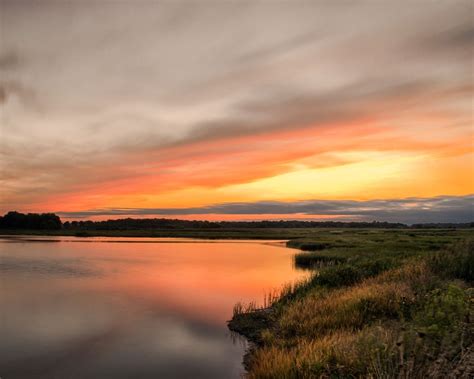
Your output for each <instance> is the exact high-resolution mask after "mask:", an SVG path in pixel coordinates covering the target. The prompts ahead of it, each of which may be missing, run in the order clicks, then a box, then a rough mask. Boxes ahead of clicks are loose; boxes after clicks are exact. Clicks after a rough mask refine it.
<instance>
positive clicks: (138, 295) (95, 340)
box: [0, 237, 306, 379]
mask: <svg viewBox="0 0 474 379" xmlns="http://www.w3.org/2000/svg"><path fill="white" fill-rule="evenodd" d="M283 245H284V244H283V243H282V242H278V241H271V242H269V241H200V240H190V239H147V238H82V239H81V238H74V237H14V238H10V237H0V377H1V378H6V379H14V378H48V379H49V378H81V379H83V378H206V379H209V378H219V379H222V378H238V377H239V376H240V375H241V374H242V373H243V367H242V363H241V362H242V356H243V354H244V350H245V342H244V341H243V340H242V339H237V340H235V339H233V338H232V336H231V335H230V332H229V331H228V329H227V326H226V320H229V319H230V318H231V316H232V308H233V306H234V304H235V303H236V302H237V301H243V302H250V301H257V302H260V303H261V302H262V300H263V297H264V294H265V293H267V292H269V291H271V290H272V289H278V288H280V287H281V285H283V284H284V283H287V282H291V281H295V280H298V279H301V278H303V277H304V276H305V275H306V274H305V273H304V272H302V271H298V270H296V269H295V268H294V265H293V260H292V256H293V254H294V250H290V249H287V248H284V247H283Z"/></svg>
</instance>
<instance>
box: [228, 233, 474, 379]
mask: <svg viewBox="0 0 474 379" xmlns="http://www.w3.org/2000/svg"><path fill="white" fill-rule="evenodd" d="M470 236H472V232H469V231H459V230H458V231H447V230H417V231H415V232H414V231H404V230H373V229H372V230H357V231H352V230H346V231H340V230H339V231H337V233H329V232H326V233H321V235H320V236H319V237H317V238H315V237H313V239H309V238H307V237H306V238H304V239H301V240H293V241H290V242H289V243H288V244H289V245H290V246H292V247H302V248H304V249H310V250H311V247H310V246H316V247H317V248H316V250H315V251H312V252H302V253H298V254H297V255H296V258H295V263H296V264H297V265H301V266H302V267H304V268H312V269H313V270H315V273H314V275H313V276H312V277H311V279H310V280H308V281H306V282H303V283H300V284H299V285H296V286H294V287H288V288H285V289H284V290H283V291H282V293H281V295H280V296H278V297H275V296H272V301H271V304H270V306H267V307H266V308H263V309H258V308H257V307H256V306H255V305H254V304H253V305H251V306H250V307H245V306H243V305H239V306H238V307H236V308H235V309H234V317H233V319H232V320H231V321H230V322H229V328H230V329H231V330H233V331H235V332H238V333H241V334H243V335H245V336H246V337H247V338H248V339H250V340H251V341H252V342H253V347H252V348H251V350H250V352H249V354H248V355H247V356H246V360H245V363H246V366H247V369H248V377H249V378H427V377H429V378H448V377H453V378H470V377H473V375H474V346H473V344H474V323H473V321H474V289H473V288H471V287H472V286H473V285H474V283H473V282H474V241H473V240H472V239H470V238H469V237H470ZM311 244H313V245H311ZM323 245H324V248H321V246H323Z"/></svg>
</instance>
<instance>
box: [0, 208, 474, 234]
mask: <svg viewBox="0 0 474 379" xmlns="http://www.w3.org/2000/svg"><path fill="white" fill-rule="evenodd" d="M456 227H457V228H466V227H471V228H472V227H474V222H471V223H463V224H456V223H438V224H437V223H425V224H415V225H412V226H408V225H406V224H402V223H393V222H380V221H372V222H364V221H360V222H345V221H298V220H279V221H270V220H267V221H197V220H194V221H189V220H178V219H167V218H122V219H115V220H105V221H91V220H86V221H66V222H64V223H63V222H62V221H61V219H60V217H59V216H58V215H56V214H54V213H41V214H38V213H27V214H24V213H20V212H15V211H12V212H8V213H7V214H5V215H4V216H3V217H2V216H0V229H39V230H59V229H66V230H147V229H148V230H150V229H163V230H196V229H253V228H379V229H393V228H397V229H404V228H416V229H418V228H456Z"/></svg>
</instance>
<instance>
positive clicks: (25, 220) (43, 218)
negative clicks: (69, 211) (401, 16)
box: [0, 212, 62, 230]
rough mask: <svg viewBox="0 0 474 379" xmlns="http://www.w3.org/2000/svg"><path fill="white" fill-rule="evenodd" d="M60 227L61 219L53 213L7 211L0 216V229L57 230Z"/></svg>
mask: <svg viewBox="0 0 474 379" xmlns="http://www.w3.org/2000/svg"><path fill="white" fill-rule="evenodd" d="M61 227H62V224H61V219H60V218H59V217H58V216H57V215H55V214H54V213H42V214H38V213H28V214H23V213H19V212H8V213H7V214H6V215H4V216H3V217H1V216H0V229H20V230H21V229H35V230H59V229H61Z"/></svg>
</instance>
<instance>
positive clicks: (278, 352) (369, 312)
mask: <svg viewBox="0 0 474 379" xmlns="http://www.w3.org/2000/svg"><path fill="white" fill-rule="evenodd" d="M171 224H172V225H173V227H169V228H166V227H162V228H160V229H153V228H148V229H126V228H124V229H122V230H119V229H113V228H109V229H108V230H107V229H104V228H102V229H100V228H98V227H97V226H98V225H99V226H100V225H102V226H103V225H104V224H100V223H92V224H88V226H87V228H86V227H85V226H83V227H82V228H79V227H78V225H75V227H72V226H67V227H66V228H65V227H64V225H62V226H61V228H50V229H48V228H46V229H35V230H31V229H30V230H25V229H21V228H20V229H18V228H17V229H15V228H4V229H3V230H2V233H4V236H3V237H2V241H1V243H0V253H1V260H0V268H1V271H2V280H3V281H2V283H3V292H4V293H3V296H2V309H4V310H6V311H3V318H4V322H3V324H2V327H1V328H2V335H4V336H5V338H4V343H3V345H2V352H3V353H4V354H2V357H3V358H2V359H1V361H0V368H1V369H2V372H5V373H8V374H10V375H11V377H28V376H29V375H35V377H50V375H69V377H80V376H81V375H86V376H87V377H96V376H101V375H105V374H107V373H114V375H116V376H119V377H120V375H122V376H123V377H129V376H130V375H141V377H155V376H156V375H164V376H165V377H166V375H171V376H172V377H187V375H190V373H191V372H193V375H197V376H194V377H199V375H201V376H202V377H207V378H222V377H239V376H241V375H243V376H245V377H248V378H326V377H327V378H329V377H332V378H335V377H337V378H367V377H372V378H401V377H402V378H425V377H433V378H445V377H460V378H469V377H470V376H472V374H473V369H474V368H473V350H472V344H473V337H474V329H473V315H474V314H473V311H474V310H473V304H474V303H473V302H474V297H473V295H474V290H473V289H472V287H473V278H474V242H473V234H474V233H473V230H472V228H469V227H466V225H461V226H458V227H454V226H451V227H449V228H447V227H444V228H441V227H439V226H438V227H435V226H433V225H431V227H430V228H428V226H424V227H407V226H403V225H391V227H386V225H383V224H381V225H379V224H372V227H370V226H371V225H370V223H368V225H363V226H365V227H361V226H360V225H352V227H349V226H350V224H346V225H345V227H341V225H339V224H337V223H334V224H327V225H324V227H323V226H322V225H319V227H315V226H314V225H308V224H305V223H301V224H299V225H298V226H299V227H295V225H291V223H275V224H277V225H278V226H279V227H275V224H272V223H271V222H270V223H250V224H238V223H237V225H229V224H225V223H224V225H222V224H219V225H209V224H206V223H199V222H198V223H197V224H196V225H198V226H200V227H194V228H190V227H189V224H187V223H182V222H181V221H176V220H175V221H174V222H171ZM196 225H195V226H196ZM183 226H186V227H183ZM331 226H332V227H331ZM343 226H344V225H343ZM356 226H357V227H356ZM136 236H142V237H136ZM155 237H158V238H155ZM160 237H161V238H160ZM163 237H165V238H163ZM182 237H194V239H192V238H182ZM13 294H15V295H14V296H13ZM26 314H28V315H29V320H30V323H29V327H28V328H27V330H25V328H24V323H22V322H21V319H22V317H23V316H24V315H26ZM72 316H73V317H72ZM18 320H20V321H18ZM66 320H67V325H66V324H65V322H66ZM20 326H21V328H20ZM227 328H229V329H230V332H229V331H228V330H227ZM5 341H6V342H5ZM130 343H131V344H132V345H130ZM176 344H179V346H178V345H176ZM20 346H21V347H20ZM180 346H181V347H180ZM86 352H87V353H86ZM137 354H138V355H137ZM139 356H140V357H139ZM157 357H158V358H157ZM129 359H130V360H131V361H133V362H134V365H133V366H127V367H128V368H127V369H126V370H125V368H124V366H123V364H124V362H126V361H128V360H129ZM25 362H33V364H32V365H26V364H25ZM76 362H82V363H84V364H85V366H84V367H86V369H85V371H84V370H82V369H81V370H76V369H75V368H74V367H75V365H76ZM183 362H185V363H186V365H183V364H182V363H183ZM75 370H76V371H75ZM196 373H199V374H196ZM74 375H76V376H74Z"/></svg>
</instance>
